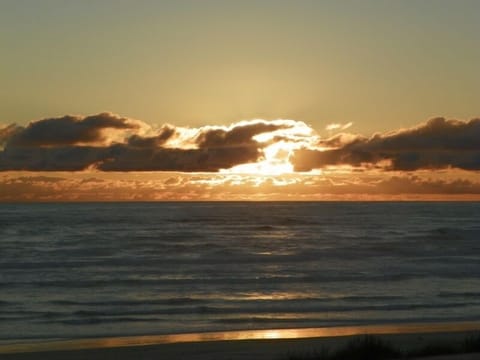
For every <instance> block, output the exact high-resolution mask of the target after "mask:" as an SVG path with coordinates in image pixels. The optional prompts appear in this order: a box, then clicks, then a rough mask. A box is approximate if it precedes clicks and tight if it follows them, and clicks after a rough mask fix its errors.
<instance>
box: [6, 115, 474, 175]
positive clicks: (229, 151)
mask: <svg viewBox="0 0 480 360" xmlns="http://www.w3.org/2000/svg"><path fill="white" fill-rule="evenodd" d="M146 126H147V125H146V124H144V123H142V122H140V121H135V120H131V119H128V118H122V117H119V116H117V115H114V114H111V113H102V114H98V115H93V116H87V117H76V116H64V117H60V118H49V119H43V120H39V121H35V122H32V123H30V124H29V125H27V126H26V127H21V126H16V125H10V126H7V127H4V128H2V129H0V147H2V148H3V150H1V148H0V171H7V170H30V171H80V170H84V169H87V168H89V167H95V168H97V169H99V170H102V171H183V172H196V171H199V172H200V171H205V172H215V171H218V170H220V169H228V168H230V167H232V166H235V165H239V164H243V163H249V162H255V161H257V160H258V159H259V158H260V157H261V156H262V149H263V147H265V146H266V145H268V144H265V143H260V142H258V141H256V140H255V139H254V137H255V135H259V134H262V133H267V132H272V131H275V130H279V129H282V128H288V127H289V126H291V125H288V123H285V124H282V123H279V122H268V121H251V122H242V123H238V124H236V125H233V126H230V127H228V128H227V127H204V128H200V129H198V132H197V133H196V134H194V135H192V136H190V138H189V139H187V140H185V139H184V138H182V133H181V129H180V128H176V127H174V126H171V125H165V126H163V127H162V128H161V129H159V130H158V131H156V132H155V133H154V134H153V135H149V136H147V135H144V133H143V132H142V131H141V130H142V128H143V127H146ZM345 139H349V140H348V141H347V140H345ZM175 141H176V142H175ZM172 144H177V146H174V145H172ZM178 144H179V145H178ZM320 148H323V150H322V151H321V150H319V149H320ZM291 161H292V163H293V164H294V166H295V170H296V171H309V170H312V169H316V168H323V167H326V166H329V165H351V166H355V167H367V168H368V167H382V169H384V170H396V171H413V170H419V169H444V168H450V167H451V168H459V169H465V170H479V169H480V119H473V120H470V121H458V120H445V119H443V118H436V119H432V120H430V121H428V122H427V123H424V124H421V125H419V126H417V127H414V128H410V129H404V130H399V131H396V132H391V133H387V134H376V135H374V136H372V137H370V138H366V137H362V136H357V135H349V136H345V135H341V134H340V135H336V136H334V137H332V138H329V139H325V140H322V141H320V142H319V144H318V149H316V150H315V149H301V150H296V151H295V153H294V155H293V157H292V159H291Z"/></svg>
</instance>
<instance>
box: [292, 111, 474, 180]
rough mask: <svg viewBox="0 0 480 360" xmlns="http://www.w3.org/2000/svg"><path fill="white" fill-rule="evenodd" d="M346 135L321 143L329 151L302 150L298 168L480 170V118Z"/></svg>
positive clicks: (297, 161) (440, 119)
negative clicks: (330, 166) (369, 133)
mask: <svg viewBox="0 0 480 360" xmlns="http://www.w3.org/2000/svg"><path fill="white" fill-rule="evenodd" d="M342 139H343V137H342V135H338V136H335V137H333V138H330V139H328V140H326V141H324V142H322V143H321V144H320V145H322V146H325V147H327V148H329V149H328V150H325V151H319V150H307V149H305V150H300V151H297V152H296V154H295V157H294V159H293V163H294V165H295V170H297V171H308V170H311V169H315V168H322V167H325V166H328V165H352V166H375V165H377V164H379V163H381V162H387V163H388V164H387V165H386V166H385V169H386V170H399V171H413V170H420V169H444V168H449V167H452V168H458V169H464V170H479V169H480V119H473V120H470V121H467V122H465V121H458V120H445V119H444V118H435V119H432V120H429V121H428V122H427V123H425V124H421V125H419V126H417V127H414V128H410V129H406V130H400V131H396V132H392V133H388V134H376V135H374V136H372V137H370V138H365V137H361V136H355V137H353V138H352V139H351V140H349V141H348V142H346V143H344V141H343V140H342Z"/></svg>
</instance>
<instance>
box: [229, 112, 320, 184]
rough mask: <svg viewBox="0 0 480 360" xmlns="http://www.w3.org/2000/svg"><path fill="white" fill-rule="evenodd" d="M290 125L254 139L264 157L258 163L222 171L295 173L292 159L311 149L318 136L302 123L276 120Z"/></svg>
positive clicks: (238, 172) (260, 173) (236, 172)
mask: <svg viewBox="0 0 480 360" xmlns="http://www.w3.org/2000/svg"><path fill="white" fill-rule="evenodd" d="M276 121H277V122H281V124H284V125H288V126H285V127H282V128H279V129H277V130H275V131H270V132H264V133H261V134H258V135H256V136H254V137H253V140H255V141H257V142H258V143H259V144H260V145H263V147H261V151H262V155H261V157H260V158H259V160H258V161H257V162H254V163H246V164H240V165H236V166H233V167H231V168H229V169H222V170H220V173H223V174H249V175H271V176H275V175H285V174H292V173H294V167H293V164H292V163H291V158H292V157H293V154H294V152H295V150H298V149H300V148H304V147H310V146H311V145H312V143H314V142H316V140H317V136H316V134H315V132H314V131H313V129H312V128H311V127H310V126H308V125H306V124H305V123H304V122H302V121H294V120H276Z"/></svg>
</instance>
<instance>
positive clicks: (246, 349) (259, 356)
mask: <svg viewBox="0 0 480 360" xmlns="http://www.w3.org/2000/svg"><path fill="white" fill-rule="evenodd" d="M479 329H480V324H478V323H473V322H472V323H456V324H405V325H401V326H398V325H392V326H368V327H342V328H333V329H296V330H295V329H289V330H287V329H284V330H268V331H264V332H251V335H250V339H248V337H247V336H246V334H248V332H227V333H224V334H223V337H224V338H225V339H227V340H222V339H221V334H222V333H208V334H183V335H178V336H177V337H175V336H172V337H170V338H168V336H135V337H119V338H103V339H84V340H71V341H51V342H42V343H29V344H26V343H22V344H14V345H0V358H1V359H6V360H7V359H8V360H33V359H53V360H56V359H72V360H76V359H79V360H80V359H91V360H96V359H120V360H121V359H145V360H147V359H178V360H187V359H188V360H190V359H196V360H226V359H229V360H247V359H248V360H282V359H285V360H287V359H288V358H289V356H293V355H295V356H308V355H311V354H314V353H319V352H320V351H322V349H329V350H330V351H334V350H336V349H340V348H342V347H344V346H345V345H347V344H348V343H349V342H351V341H352V340H353V339H360V338H362V337H363V336H364V335H366V334H370V335H375V336H376V337H378V339H381V340H382V341H385V342H386V343H388V344H391V345H392V346H394V347H395V348H397V349H400V350H401V351H402V352H410V351H414V350H418V349H421V348H425V347H427V346H430V345H442V346H451V347H453V348H456V347H457V346H459V345H461V344H462V343H463V341H464V340H465V339H466V338H467V337H469V336H478V334H479V331H480V330H479ZM302 330H303V333H302ZM287 331H290V334H291V335H290V336H292V337H294V336H298V337H297V338H280V336H288V332H287ZM295 331H296V332H295ZM315 331H317V334H318V335H319V336H315V337H310V336H314V334H315ZM322 331H323V333H322ZM240 333H242V334H243V335H245V336H246V339H243V340H241V339H239V338H238V336H239V334H240ZM236 336H237V338H235V337H236ZM262 336H263V338H262ZM268 336H271V337H272V338H268ZM275 336H279V338H274V337H275ZM301 336H307V337H301ZM169 341H171V342H169ZM414 358H416V357H414ZM429 358H430V359H438V360H470V359H478V358H480V354H478V353H473V354H447V355H440V356H434V357H433V356H432V357H429Z"/></svg>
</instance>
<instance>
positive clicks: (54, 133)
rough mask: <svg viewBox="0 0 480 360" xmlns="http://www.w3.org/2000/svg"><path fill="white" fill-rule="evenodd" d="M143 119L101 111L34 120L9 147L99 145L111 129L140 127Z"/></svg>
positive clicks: (17, 134) (16, 136)
mask: <svg viewBox="0 0 480 360" xmlns="http://www.w3.org/2000/svg"><path fill="white" fill-rule="evenodd" d="M140 127H141V122H139V121H135V120H131V119H127V118H123V117H119V116H117V115H114V114H111V113H101V114H98V115H92V116H87V117H80V116H71V115H66V116H64V117H59V118H49V119H43V120H39V121H34V122H31V123H30V124H29V125H28V126H27V127H26V128H21V129H18V130H16V131H15V133H14V134H13V136H11V137H10V139H9V140H8V143H7V146H15V147H39V146H66V145H78V144H98V143H103V142H104V141H105V140H107V132H106V130H108V129H115V130H127V129H128V130H133V129H135V130H136V129H139V128H140Z"/></svg>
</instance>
